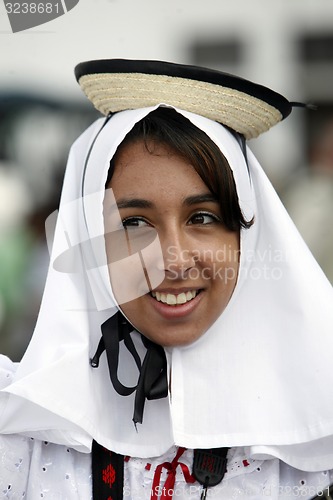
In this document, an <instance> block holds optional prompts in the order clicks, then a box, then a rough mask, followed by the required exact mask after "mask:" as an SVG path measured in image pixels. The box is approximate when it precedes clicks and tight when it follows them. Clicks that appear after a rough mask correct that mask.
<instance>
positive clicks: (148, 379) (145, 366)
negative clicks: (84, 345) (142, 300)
mask: <svg viewBox="0 0 333 500" xmlns="http://www.w3.org/2000/svg"><path fill="white" fill-rule="evenodd" d="M101 329H102V338H101V340H100V342H99V344H98V348H97V350H96V353H95V355H94V356H93V358H92V359H91V360H90V364H91V366H92V367H93V368H98V366H99V359H100V357H101V355H102V354H103V352H104V351H106V356H107V362H108V366H109V372H110V378H111V382H112V385H113V387H114V389H115V391H116V392H117V393H118V394H120V395H121V396H129V395H130V394H133V392H134V391H136V394H135V401H134V413H133V422H134V424H135V425H136V424H137V423H139V424H142V421H143V412H144V406H145V402H146V399H148V400H153V399H162V398H165V397H166V396H167V395H168V382H167V363H166V357H165V352H164V349H163V347H161V346H160V345H157V344H155V343H154V342H152V341H151V340H149V339H147V338H146V337H144V336H143V335H141V337H142V342H143V344H144V346H145V347H146V349H147V352H146V355H145V357H144V360H143V362H142V363H141V359H140V356H139V354H138V353H137V351H136V348H135V345H134V342H133V340H132V337H131V335H130V334H131V332H132V331H133V327H132V326H131V325H130V324H129V322H128V321H127V320H126V318H125V317H124V316H123V315H122V313H121V312H120V311H119V312H118V313H116V314H115V315H114V316H112V317H111V318H109V319H108V320H107V321H105V323H103V324H102V326H101ZM122 341H123V342H124V344H125V346H126V348H127V349H128V351H129V352H130V353H131V355H132V356H133V359H134V361H135V364H136V366H137V368H138V371H139V378H138V383H137V385H135V386H133V387H126V386H125V385H123V384H122V383H121V382H120V381H119V379H118V365H119V343H120V342H122Z"/></svg>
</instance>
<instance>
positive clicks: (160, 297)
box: [151, 290, 199, 306]
mask: <svg viewBox="0 0 333 500" xmlns="http://www.w3.org/2000/svg"><path fill="white" fill-rule="evenodd" d="M198 293H199V290H189V291H187V292H182V293H179V294H177V295H175V294H173V293H163V292H151V295H152V297H154V299H156V300H157V301H158V302H163V304H167V305H168V306H177V305H180V304H186V302H190V301H191V300H192V299H194V298H195V297H196V296H197V294H198Z"/></svg>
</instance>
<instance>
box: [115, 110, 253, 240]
mask: <svg viewBox="0 0 333 500" xmlns="http://www.w3.org/2000/svg"><path fill="white" fill-rule="evenodd" d="M139 140H143V141H144V143H145V147H146V148H147V150H148V151H149V152H151V153H152V154H153V151H152V144H153V143H156V144H164V145H166V146H168V147H169V148H170V149H172V150H173V151H174V152H175V153H177V154H178V155H179V156H182V157H183V158H185V159H186V160H187V161H188V162H189V163H190V164H191V165H192V166H193V168H194V169H195V170H196V172H197V173H198V174H199V176H200V177H201V179H202V180H203V182H204V183H205V184H206V186H207V187H208V189H209V190H210V191H211V193H212V194H213V195H214V196H215V197H216V199H217V201H218V202H219V204H220V207H221V214H222V219H223V222H224V224H225V226H226V227H227V228H228V229H230V230H231V231H239V230H240V228H241V227H243V228H249V227H250V226H251V225H252V223H253V219H252V220H251V221H246V220H245V219H244V216H243V214H242V211H241V209H240V206H239V202H238V196H237V190H236V185H235V181H234V178H233V174H232V171H231V168H230V166H229V163H228V162H227V160H226V158H225V157H224V155H223V154H222V153H221V151H220V149H219V148H218V147H217V145H216V144H215V143H214V142H213V141H212V140H211V139H210V137H208V135H207V134H206V133H205V132H203V131H202V130H200V129H199V128H197V127H196V126H195V125H193V124H192V123H191V122H190V121H189V120H188V119H187V118H185V117H184V116H183V115H181V114H180V113H177V112H176V111H175V110H174V109H171V108H165V107H159V108H157V109H156V110H155V111H152V112H151V113H149V115H147V116H146V117H145V118H143V119H142V120H140V121H139V122H138V123H136V125H135V126H134V127H133V128H132V130H131V131H130V132H129V133H128V134H127V135H126V137H125V139H124V140H123V142H122V143H121V144H120V145H119V147H118V150H117V151H119V150H120V149H121V148H122V147H123V146H125V145H126V144H129V143H133V142H136V141H139ZM116 158H117V152H116V154H115V155H114V157H113V158H112V160H111V162H110V169H109V172H108V178H107V181H106V186H107V185H108V184H109V182H110V181H111V178H112V175H113V172H114V168H115V162H116ZM246 174H247V172H244V175H246Z"/></svg>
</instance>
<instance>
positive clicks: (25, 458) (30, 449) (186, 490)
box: [0, 368, 333, 500]
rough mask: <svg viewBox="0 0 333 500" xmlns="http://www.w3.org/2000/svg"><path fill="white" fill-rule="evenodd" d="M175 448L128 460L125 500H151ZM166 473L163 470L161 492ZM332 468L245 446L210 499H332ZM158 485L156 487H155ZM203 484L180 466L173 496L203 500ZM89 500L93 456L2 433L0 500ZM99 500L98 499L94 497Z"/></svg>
mask: <svg viewBox="0 0 333 500" xmlns="http://www.w3.org/2000/svg"><path fill="white" fill-rule="evenodd" d="M11 378H12V372H11V371H10V370H6V369H5V368H3V369H2V370H1V369H0V388H3V387H5V386H6V385H7V384H9V383H10V381H11ZM176 452H177V448H176V447H172V448H171V449H170V450H168V452H167V453H165V454H164V455H162V456H160V457H155V458H151V459H139V458H129V459H128V460H126V461H125V464H124V499H126V498H127V499H129V500H149V499H150V498H151V491H152V486H153V481H154V475H155V471H156V468H157V467H158V465H160V464H161V463H164V462H171V461H172V459H173V458H174V456H175V454H176ZM192 460H193V451H192V450H185V452H184V453H183V455H182V456H181V457H180V458H179V462H181V463H182V464H184V465H185V466H187V467H188V469H189V471H190V472H191V471H192ZM166 477H167V471H166V469H165V468H163V470H162V474H161V477H160V482H159V486H158V487H157V491H155V492H156V493H157V496H158V494H159V493H161V492H162V489H163V485H164V483H165V480H166ZM332 482H333V471H323V472H302V471H299V470H296V469H293V468H292V467H290V466H288V465H286V464H284V463H283V462H281V461H279V460H278V459H271V460H265V461H259V460H252V459H249V458H248V457H247V456H246V454H245V453H244V449H243V448H232V449H230V450H229V453H228V467H227V472H226V474H225V477H224V479H223V481H222V483H221V484H219V485H217V486H215V487H213V488H209V489H208V492H207V499H209V498H216V499H217V500H236V499H244V500H263V499H264V498H270V499H272V500H277V499H282V500H283V499H296V498H301V499H303V500H310V499H311V498H313V497H315V496H316V495H318V496H319V497H321V498H323V499H325V498H328V485H329V484H330V483H332ZM155 488H156V487H155ZM201 492H202V487H201V486H200V485H199V484H198V483H197V482H195V483H187V482H186V478H185V477H184V474H183V472H182V468H181V467H180V466H178V467H177V469H176V481H175V485H174V488H173V499H175V500H182V499H184V500H185V499H190V500H199V499H200V496H201ZM2 498H3V499H10V500H20V499H25V500H38V499H40V498H42V499H47V500H90V499H92V472H91V455H90V454H88V453H80V452H78V451H75V450H73V449H70V448H67V447H66V446H61V445H56V444H53V443H50V442H47V441H40V440H36V439H33V438H29V437H25V436H21V435H1V436H0V499H2ZM95 500H99V499H95Z"/></svg>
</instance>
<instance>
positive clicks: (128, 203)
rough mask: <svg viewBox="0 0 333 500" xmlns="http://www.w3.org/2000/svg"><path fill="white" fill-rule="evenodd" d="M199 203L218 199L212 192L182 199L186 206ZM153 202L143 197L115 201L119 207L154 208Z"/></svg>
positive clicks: (214, 201) (213, 201) (216, 201)
mask: <svg viewBox="0 0 333 500" xmlns="http://www.w3.org/2000/svg"><path fill="white" fill-rule="evenodd" d="M200 203H218V200H217V199H216V197H215V196H214V195H213V194H212V193H202V194H195V195H193V196H188V197H187V198H185V199H184V201H183V205H186V206H188V207H190V206H192V205H198V204H200ZM154 206H155V205H154V203H153V202H152V201H149V200H145V199H144V198H121V199H120V200H118V201H117V207H118V209H120V208H154Z"/></svg>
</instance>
